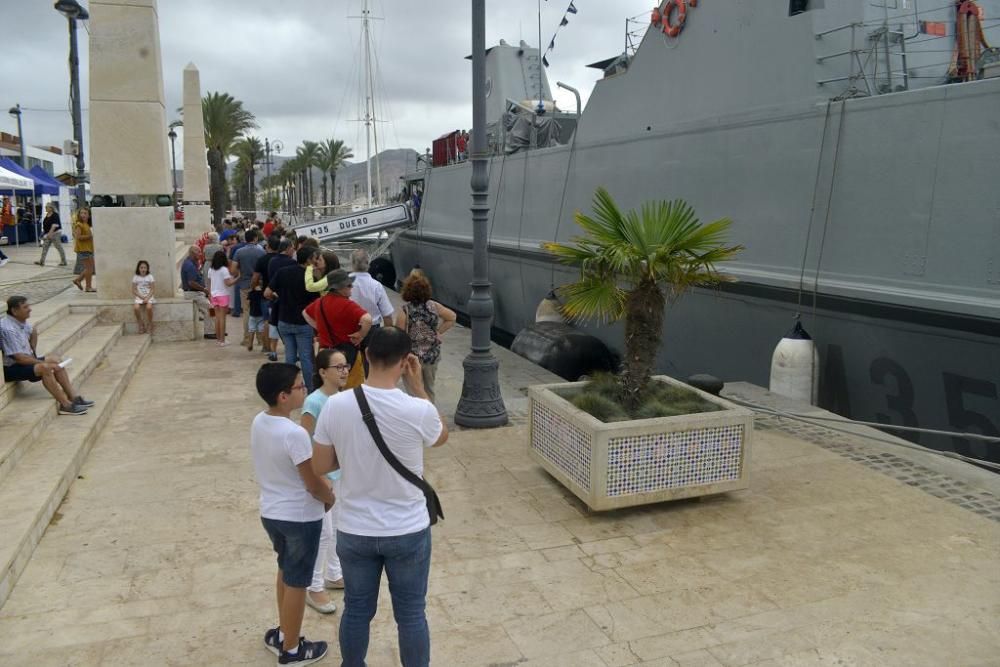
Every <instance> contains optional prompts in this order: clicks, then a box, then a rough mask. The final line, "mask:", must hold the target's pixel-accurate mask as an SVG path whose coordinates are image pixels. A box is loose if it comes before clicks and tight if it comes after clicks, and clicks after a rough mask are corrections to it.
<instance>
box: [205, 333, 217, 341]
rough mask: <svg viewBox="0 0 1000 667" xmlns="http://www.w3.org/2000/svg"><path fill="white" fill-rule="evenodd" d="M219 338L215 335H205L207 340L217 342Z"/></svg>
mask: <svg viewBox="0 0 1000 667" xmlns="http://www.w3.org/2000/svg"><path fill="white" fill-rule="evenodd" d="M216 338H217V336H216V335H215V334H214V333H207V334H205V340H215V339H216Z"/></svg>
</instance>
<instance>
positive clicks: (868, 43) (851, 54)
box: [815, 21, 908, 98]
mask: <svg viewBox="0 0 1000 667" xmlns="http://www.w3.org/2000/svg"><path fill="white" fill-rule="evenodd" d="M870 25H871V24H867V23H864V22H860V21H854V22H851V23H846V24H844V25H840V26H837V27H835V28H830V29H828V30H823V31H820V32H818V33H816V34H815V38H816V39H817V40H822V39H823V38H824V37H826V36H828V35H832V34H834V33H840V32H844V31H847V30H850V31H851V33H850V48H848V49H844V50H842V51H836V52H833V53H826V54H822V55H818V56H816V63H817V64H822V63H824V62H827V61H829V60H834V59H836V58H845V57H846V58H847V59H848V63H849V67H850V70H849V72H848V73H847V74H846V75H843V76H834V77H829V78H826V79H817V81H816V84H817V85H819V86H825V85H828V84H831V83H838V82H843V81H847V82H850V84H851V85H850V86H849V87H848V88H847V89H846V90H845V91H844V92H843V93H842V94H841V95H840V96H838V98H840V97H853V96H856V95H859V94H862V95H875V94H879V93H886V92H892V90H893V87H892V83H893V80H892V77H893V76H894V75H899V74H900V71H899V70H897V69H894V68H893V67H891V66H890V65H891V62H890V58H891V57H893V56H896V57H899V58H900V61H901V67H900V69H902V70H906V54H905V40H906V34H905V33H904V32H903V31H902V28H900V30H891V29H890V28H889V26H888V24H886V23H883V24H882V25H880V26H878V27H877V28H876V29H874V30H871V31H866V32H862V33H860V34H859V30H860V29H864V28H866V27H869V26H870ZM862 39H863V40H864V42H862V41H861V40H862ZM859 42H861V43H860V44H859ZM892 43H898V44H900V45H901V47H900V50H899V51H893V50H892V49H891V46H890V45H891V44H892ZM879 58H884V59H885V67H883V68H880V69H882V71H883V72H886V74H885V77H886V78H885V80H884V81H874V82H873V81H872V77H870V76H869V73H868V66H869V63H871V62H873V59H874V60H875V61H876V62H877V61H878V59H879ZM877 69H879V68H876V70H877ZM876 70H873V72H874V71H876ZM872 76H874V74H873V75H872ZM859 83H863V84H864V89H863V90H862V89H861V88H859V86H858V84H859ZM907 87H908V82H907V78H906V76H905V74H904V76H903V88H904V89H906V88H907Z"/></svg>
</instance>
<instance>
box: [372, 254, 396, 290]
mask: <svg viewBox="0 0 1000 667" xmlns="http://www.w3.org/2000/svg"><path fill="white" fill-rule="evenodd" d="M368 273H370V274H371V276H372V278H374V279H375V280H377V281H379V282H380V283H382V284H383V285H385V286H386V287H388V288H389V289H396V267H395V266H393V265H392V261H391V260H390V259H389V258H388V257H376V258H375V259H373V260H372V261H371V262H370V263H369V264H368Z"/></svg>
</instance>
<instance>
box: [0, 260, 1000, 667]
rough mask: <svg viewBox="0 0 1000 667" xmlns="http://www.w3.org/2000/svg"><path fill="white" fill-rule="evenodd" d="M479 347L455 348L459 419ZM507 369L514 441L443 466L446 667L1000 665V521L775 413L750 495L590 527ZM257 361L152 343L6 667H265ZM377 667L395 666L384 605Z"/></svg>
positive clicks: (439, 582) (50, 552)
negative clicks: (533, 432) (824, 441)
mask: <svg viewBox="0 0 1000 667" xmlns="http://www.w3.org/2000/svg"><path fill="white" fill-rule="evenodd" d="M8 266H10V265H8ZM35 268H37V267H35ZM5 270H6V269H5ZM39 270H41V269H39ZM0 277H2V276H0ZM230 322H231V330H232V331H234V332H235V331H236V330H237V326H236V324H234V323H237V320H235V319H231V320H230ZM468 340H469V336H468V330H466V329H462V328H456V329H455V330H454V331H453V332H452V333H449V334H448V336H447V338H446V346H445V348H446V354H445V355H444V358H443V361H442V367H441V369H440V371H439V374H438V378H439V380H438V382H439V386H440V389H439V395H440V397H441V407H442V408H443V409H444V411H445V412H446V413H447V414H448V415H451V414H453V413H454V408H455V404H456V403H457V400H458V396H459V393H460V389H461V359H462V356H463V355H464V353H465V350H466V349H467V346H468ZM497 354H498V355H499V356H500V358H501V364H502V365H501V368H502V373H503V389H504V393H505V397H506V399H507V405H508V408H509V410H510V413H511V418H512V419H511V421H512V425H511V426H509V427H506V428H502V429H496V430H490V431H470V430H464V431H456V432H453V435H452V438H451V440H449V442H448V443H447V444H446V445H445V446H444V447H442V448H440V449H436V450H433V451H431V452H430V453H429V454H428V461H427V474H428V478H429V479H430V480H431V481H432V483H433V484H434V485H435V487H436V488H437V489H438V491H439V492H440V495H441V500H442V503H443V506H444V511H445V515H446V519H445V520H444V521H443V522H442V523H439V524H438V525H437V526H435V527H434V529H433V537H434V546H433V563H432V571H431V579H430V594H429V597H428V616H429V621H430V626H431V633H432V650H433V658H434V664H436V665H445V666H449V667H450V666H458V665H482V666H487V665H490V666H501V665H521V666H526V667H534V666H539V667H542V666H544V667H558V666H562V665H564V666H567V667H589V666H594V667H623V666H625V665H634V664H643V665H656V666H661V667H666V666H670V667H674V666H677V665H682V666H685V667H687V666H695V665H698V666H717V665H726V666H729V665H750V664H753V665H758V666H765V665H879V666H882V665H907V666H912V665H928V666H942V665H948V666H952V665H966V666H973V665H980V666H983V667H985V666H987V665H997V664H1000V658H998V657H997V656H1000V555H998V554H1000V522H997V521H996V520H994V519H993V518H991V517H988V516H983V515H981V514H977V513H975V512H974V511H971V510H970V509H968V508H965V507H962V506H960V505H959V504H956V503H955V502H951V501H949V500H948V499H945V498H938V497H935V496H934V495H931V493H928V492H927V491H926V490H924V489H921V488H919V487H918V486H914V485H909V484H907V483H903V482H901V481H897V480H896V479H893V478H892V477H890V476H889V475H886V474H884V473H883V472H880V471H879V470H877V469H874V468H872V467H870V466H868V465H865V464H864V462H862V461H856V460H853V458H852V457H851V456H846V455H844V453H843V452H841V451H836V450H831V449H828V448H826V447H824V446H821V445H820V444H816V443H813V442H807V441H806V440H804V439H800V438H799V437H798V436H793V435H790V434H788V433H785V432H783V431H781V430H779V429H778V428H776V427H775V425H774V424H773V422H772V420H769V421H768V426H767V428H761V427H760V426H758V430H757V433H756V437H755V440H754V445H753V447H754V449H753V453H752V478H751V488H750V490H749V491H745V492H739V493H733V494H729V495H724V496H718V497H712V498H705V499H702V500H700V501H682V502H674V503H665V504H660V505H656V506H651V507H646V508H639V509H630V510H621V511H615V512H609V513H605V514H593V513H591V512H589V511H588V510H587V509H586V508H585V507H584V506H583V505H582V504H581V503H579V502H578V501H576V500H575V498H573V497H572V496H570V495H569V494H568V493H567V492H566V491H565V490H564V489H563V488H562V487H561V486H560V485H559V484H558V483H557V482H556V481H555V480H554V479H553V478H551V477H550V476H548V475H547V474H546V473H544V472H543V471H542V470H541V468H540V467H539V466H537V465H536V464H534V463H532V462H531V461H530V459H529V457H528V454H527V441H528V435H527V425H526V421H527V420H526V409H527V399H526V398H525V395H524V388H525V387H526V386H528V385H529V384H532V383H539V382H548V381H554V378H553V376H551V375H549V374H548V373H546V372H545V371H543V370H541V369H538V368H536V367H533V366H531V365H530V364H528V363H527V362H525V361H524V360H521V359H519V358H517V357H515V356H514V355H512V354H510V353H509V352H507V351H506V350H503V349H499V350H497ZM261 360H262V358H261V355H260V354H259V353H252V354H251V353H249V352H247V351H246V350H245V349H242V348H240V347H237V346H231V347H228V348H225V349H223V350H220V349H219V348H218V346H216V345H215V344H214V342H212V341H197V342H189V343H157V344H154V345H153V346H152V347H151V348H150V349H149V351H148V353H147V354H146V356H145V358H144V360H143V361H142V363H141V365H140V367H139V368H138V371H137V373H136V375H135V377H134V379H132V381H131V383H130V384H129V386H128V388H127V390H126V392H125V394H124V396H123V398H122V400H121V403H120V404H119V406H118V408H117V410H116V411H115V413H114V415H113V416H112V417H111V419H110V420H109V422H108V424H107V426H106V428H105V430H104V432H103V433H102V434H101V436H100V437H99V439H98V440H97V442H96V444H95V446H94V448H93V450H92V451H91V453H90V455H89V457H88V458H87V460H86V462H85V464H84V465H83V468H82V470H81V471H80V474H79V478H78V479H77V480H76V481H75V483H74V484H73V485H72V487H71V488H70V490H69V494H68V496H67V498H66V499H65V501H64V502H63V503H62V505H61V507H60V508H59V510H58V512H57V513H56V515H55V517H54V518H53V520H52V522H51V524H50V525H49V527H48V529H47V531H46V532H45V535H44V537H43V538H42V540H41V542H40V543H39V545H38V547H37V549H36V550H35V552H34V555H33V556H32V558H31V561H30V563H29V564H28V566H27V568H26V569H25V571H24V573H23V575H22V576H21V578H20V580H19V581H18V582H17V585H16V587H15V588H14V590H13V592H12V594H11V596H10V598H9V599H8V601H7V602H6V604H5V605H4V606H3V607H2V608H0V633H2V636H3V637H4V641H3V642H0V664H3V665H12V666H20V665H26V666H28V665H30V666H32V667H34V666H41V665H59V666H64V665H79V666H83V665H272V664H274V662H275V659H274V657H273V655H272V654H271V653H269V652H268V651H267V650H266V649H265V648H264V646H263V644H262V635H263V632H264V630H265V629H267V628H268V627H271V626H273V625H274V624H275V618H276V611H275V608H274V601H273V580H274V569H275V562H274V556H273V553H272V552H271V549H270V546H269V543H268V541H267V538H266V536H265V533H264V531H263V529H262V527H261V525H260V521H259V518H258V514H257V486H256V483H255V481H254V479H253V473H252V467H251V462H250V458H249V444H248V433H249V424H250V421H251V419H252V417H253V415H254V414H255V413H256V412H257V411H258V410H260V409H261V402H260V401H259V399H258V397H257V396H256V393H255V391H254V388H253V381H252V379H253V375H254V372H255V370H256V368H257V366H258V365H259V364H260V363H261ZM206 396H212V397H222V398H214V399H213V401H206V400H205V397H206ZM831 437H832V435H831ZM838 437H839V439H840V440H848V441H850V443H851V444H852V446H853V447H855V448H857V449H860V448H864V447H866V444H865V441H864V440H863V439H861V438H857V437H855V436H844V435H843V434H838ZM901 455H902V456H906V453H905V452H903V454H901ZM855 458H856V457H855ZM924 465H934V463H933V460H932V461H931V462H930V463H925V464H924ZM950 465H951V464H950V463H949V464H948V466H950ZM948 466H944V467H943V468H941V470H945V471H947V470H954V468H949V467H948ZM977 479H980V480H982V477H978V478H977ZM981 484H985V485H986V486H989V485H990V484H993V486H992V492H993V493H995V491H996V487H997V485H996V483H995V482H991V481H990V479H989V478H986V481H985V482H981ZM983 493H986V491H984V492H983ZM339 595H340V594H339V593H337V592H334V597H335V598H339ZM338 602H339V599H338ZM339 620H340V612H339V611H338V613H337V614H335V615H332V616H326V617H323V616H320V615H319V614H317V613H315V612H314V611H312V610H310V609H307V610H306V620H305V625H304V631H305V634H306V635H307V636H309V637H310V638H314V639H324V640H328V641H330V642H331V655H329V656H328V657H327V658H326V660H324V661H323V662H322V663H320V664H329V665H337V664H339V658H338V654H337V644H336V632H337V626H338V623H339ZM369 664H370V665H372V667H382V666H386V667H388V666H392V665H397V664H398V658H397V656H396V639H395V626H394V623H393V620H392V615H391V610H390V606H389V598H388V591H387V590H385V589H384V590H383V595H382V597H381V599H380V606H379V611H378V615H377V617H376V621H375V626H374V629H373V636H372V647H371V651H370V654H369Z"/></svg>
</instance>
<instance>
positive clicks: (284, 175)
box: [276, 160, 294, 211]
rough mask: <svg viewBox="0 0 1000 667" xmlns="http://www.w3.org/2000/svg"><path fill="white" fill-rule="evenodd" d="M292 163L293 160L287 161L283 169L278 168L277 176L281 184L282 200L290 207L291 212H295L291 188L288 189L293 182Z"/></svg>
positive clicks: (282, 166)
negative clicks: (290, 192)
mask: <svg viewBox="0 0 1000 667" xmlns="http://www.w3.org/2000/svg"><path fill="white" fill-rule="evenodd" d="M291 162H292V161H291V160H285V162H284V163H283V164H282V165H281V167H279V168H278V173H277V174H276V178H277V179H278V180H279V182H280V183H281V196H282V199H283V200H284V201H285V205H286V206H287V207H288V210H289V211H292V210H294V207H293V206H292V202H291V200H290V197H289V187H288V186H289V185H290V184H291V182H292V172H293V170H292V165H291Z"/></svg>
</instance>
